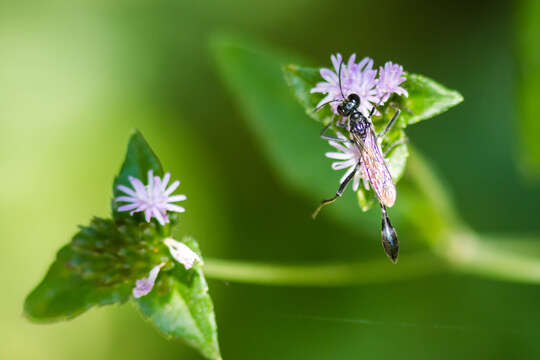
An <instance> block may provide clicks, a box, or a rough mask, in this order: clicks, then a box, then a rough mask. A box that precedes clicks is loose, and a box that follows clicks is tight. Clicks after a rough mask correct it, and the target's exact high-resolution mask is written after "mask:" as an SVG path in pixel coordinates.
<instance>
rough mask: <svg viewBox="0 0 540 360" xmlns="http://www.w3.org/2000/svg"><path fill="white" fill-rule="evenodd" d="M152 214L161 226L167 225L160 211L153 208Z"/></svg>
mask: <svg viewBox="0 0 540 360" xmlns="http://www.w3.org/2000/svg"><path fill="white" fill-rule="evenodd" d="M152 213H153V214H154V217H155V218H156V219H157V221H158V222H159V223H160V224H161V226H163V225H165V219H164V218H163V216H162V215H161V213H160V212H159V210H158V209H156V208H153V209H152Z"/></svg>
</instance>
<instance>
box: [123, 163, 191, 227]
mask: <svg viewBox="0 0 540 360" xmlns="http://www.w3.org/2000/svg"><path fill="white" fill-rule="evenodd" d="M170 178H171V174H170V173H166V174H165V176H163V180H162V179H160V177H159V176H154V175H153V171H152V170H150V171H148V184H147V185H146V186H145V185H144V184H143V183H142V182H141V180H139V179H137V178H134V177H132V176H130V177H129V182H130V183H131V186H133V189H131V188H129V187H127V186H124V185H119V186H118V190H120V191H122V192H123V193H125V194H126V195H127V196H125V195H124V196H119V197H117V198H116V199H115V200H116V201H117V202H127V203H129V204H126V205H122V206H120V207H119V208H118V211H129V212H130V215H133V214H134V213H136V212H140V211H144V217H145V219H146V221H147V222H150V219H151V218H152V217H155V218H156V220H157V221H158V222H159V223H160V224H161V225H165V224H166V223H168V222H169V216H168V214H167V211H175V212H184V211H185V209H184V208H183V207H181V206H178V205H175V204H171V203H174V202H177V201H183V200H186V196H185V195H173V196H171V194H172V192H173V191H174V190H176V188H177V187H178V185H180V181H178V180H176V181H175V182H173V183H172V184H171V185H170V186H169V187H167V184H168V183H169V180H170Z"/></svg>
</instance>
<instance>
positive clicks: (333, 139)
mask: <svg viewBox="0 0 540 360" xmlns="http://www.w3.org/2000/svg"><path fill="white" fill-rule="evenodd" d="M333 120H334V117H332V120H331V121H330V123H329V124H328V125H326V126H325V127H324V129H323V130H322V131H321V138H322V139H324V140H329V141H337V142H352V140H350V139H342V138H338V137H336V136H330V135H326V132H327V131H328V129H329V128H330V126H332V124H333V122H334V121H333Z"/></svg>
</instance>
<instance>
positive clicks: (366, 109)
mask: <svg viewBox="0 0 540 360" xmlns="http://www.w3.org/2000/svg"><path fill="white" fill-rule="evenodd" d="M330 59H331V61H332V65H333V66H334V70H330V69H327V68H322V69H321V71H320V73H321V76H322V78H323V79H324V81H322V82H319V83H317V85H315V87H314V88H313V89H311V91H310V92H311V93H312V94H313V93H323V94H326V96H325V97H324V98H323V99H322V100H321V101H320V102H319V104H317V107H319V106H321V105H323V104H325V103H329V102H330V106H331V108H332V111H333V112H334V113H336V114H337V106H338V105H339V103H340V102H341V101H342V100H343V95H344V96H345V97H346V96H348V95H349V94H352V93H354V94H356V95H358V96H359V97H360V106H359V107H358V110H359V111H360V112H361V113H363V114H364V115H366V116H367V115H368V114H369V113H370V112H371V110H372V108H373V106H377V105H382V104H384V103H385V102H386V101H387V100H388V98H389V97H390V95H391V94H392V93H396V94H398V95H405V96H408V93H407V91H406V90H405V89H404V88H402V87H400V86H399V85H400V84H401V83H402V82H403V81H405V77H404V76H403V67H402V66H400V65H398V64H393V63H392V62H387V63H386V64H385V65H384V67H382V66H381V67H380V68H379V71H377V69H374V68H373V60H372V59H371V58H369V57H365V58H363V59H362V60H361V61H360V62H359V63H356V62H355V61H356V54H352V55H351V56H350V57H349V60H348V61H347V63H345V62H343V59H342V57H341V54H337V55H332V56H331V57H330ZM342 62H343V63H342ZM340 64H341V90H343V95H342V91H341V90H340V88H339V78H338V74H339V66H340ZM377 72H379V77H377ZM375 113H376V114H377V112H375Z"/></svg>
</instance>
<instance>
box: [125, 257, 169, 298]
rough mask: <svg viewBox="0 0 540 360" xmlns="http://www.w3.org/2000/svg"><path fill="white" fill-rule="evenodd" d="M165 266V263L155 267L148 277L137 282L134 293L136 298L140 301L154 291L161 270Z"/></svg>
mask: <svg viewBox="0 0 540 360" xmlns="http://www.w3.org/2000/svg"><path fill="white" fill-rule="evenodd" d="M163 265H165V263H161V264H159V265H157V266H154V267H153V268H152V270H150V273H149V274H148V277H145V278H142V279H140V280H137V281H136V285H135V287H134V288H133V291H132V292H133V297H134V298H136V299H138V298H140V297H142V296H145V295H146V294H148V293H149V292H150V291H152V288H153V287H154V284H155V282H156V279H157V276H158V274H159V270H161V268H162V267H163Z"/></svg>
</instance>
